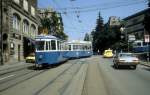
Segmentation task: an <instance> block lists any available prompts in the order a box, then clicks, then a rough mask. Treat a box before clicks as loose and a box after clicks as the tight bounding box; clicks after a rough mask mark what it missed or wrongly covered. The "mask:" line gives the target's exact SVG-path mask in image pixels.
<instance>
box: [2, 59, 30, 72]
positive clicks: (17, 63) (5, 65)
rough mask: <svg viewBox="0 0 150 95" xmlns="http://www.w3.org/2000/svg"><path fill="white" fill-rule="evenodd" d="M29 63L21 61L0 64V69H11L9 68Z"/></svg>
mask: <svg viewBox="0 0 150 95" xmlns="http://www.w3.org/2000/svg"><path fill="white" fill-rule="evenodd" d="M26 64H29V63H25V62H24V61H20V62H14V63H12V62H11V63H4V65H0V71H1V70H4V69H9V68H13V67H18V66H21V65H26Z"/></svg>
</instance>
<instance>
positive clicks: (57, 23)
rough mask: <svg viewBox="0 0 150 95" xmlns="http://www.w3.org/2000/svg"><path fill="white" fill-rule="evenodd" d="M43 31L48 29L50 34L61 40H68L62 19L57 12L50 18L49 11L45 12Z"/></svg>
mask: <svg viewBox="0 0 150 95" xmlns="http://www.w3.org/2000/svg"><path fill="white" fill-rule="evenodd" d="M41 24H42V27H43V29H44V28H47V29H48V34H50V35H54V36H56V37H58V38H60V39H63V40H67V38H68V36H67V35H66V34H65V33H64V28H63V22H62V17H61V15H60V14H58V13H56V12H52V13H51V17H49V16H48V11H45V17H44V18H42V19H41Z"/></svg>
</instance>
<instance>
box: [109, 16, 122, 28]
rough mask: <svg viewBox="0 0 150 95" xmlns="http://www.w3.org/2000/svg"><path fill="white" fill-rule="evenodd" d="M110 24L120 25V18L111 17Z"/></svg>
mask: <svg viewBox="0 0 150 95" xmlns="http://www.w3.org/2000/svg"><path fill="white" fill-rule="evenodd" d="M108 24H109V26H110V27H117V26H120V18H119V17H116V16H111V17H109V21H108Z"/></svg>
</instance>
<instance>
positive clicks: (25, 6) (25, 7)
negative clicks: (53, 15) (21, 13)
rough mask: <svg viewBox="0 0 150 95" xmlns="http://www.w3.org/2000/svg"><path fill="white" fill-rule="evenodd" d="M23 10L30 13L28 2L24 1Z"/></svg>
mask: <svg viewBox="0 0 150 95" xmlns="http://www.w3.org/2000/svg"><path fill="white" fill-rule="evenodd" d="M23 8H24V9H25V10H26V11H28V1H27V0H23Z"/></svg>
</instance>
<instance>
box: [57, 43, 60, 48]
mask: <svg viewBox="0 0 150 95" xmlns="http://www.w3.org/2000/svg"><path fill="white" fill-rule="evenodd" d="M57 49H58V50H60V42H59V41H57Z"/></svg>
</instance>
